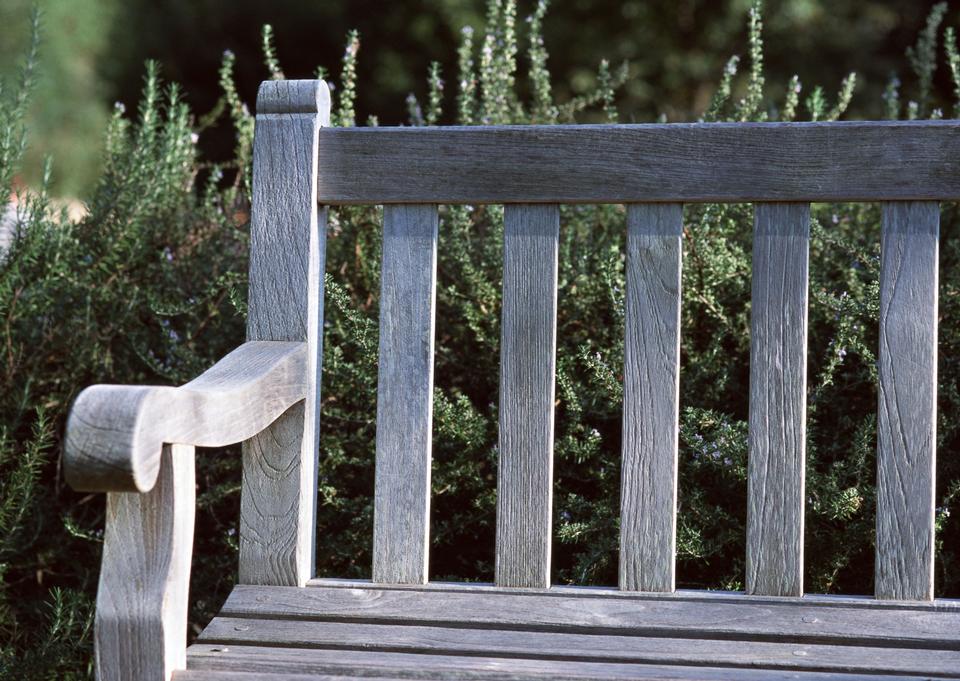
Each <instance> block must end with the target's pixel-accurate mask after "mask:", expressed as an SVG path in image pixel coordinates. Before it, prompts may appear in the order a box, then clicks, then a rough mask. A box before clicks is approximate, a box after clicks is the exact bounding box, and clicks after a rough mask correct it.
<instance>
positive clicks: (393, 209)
mask: <svg viewBox="0 0 960 681" xmlns="http://www.w3.org/2000/svg"><path fill="white" fill-rule="evenodd" d="M437 227H438V216H437V207H436V206H416V205H414V206H384V209H383V261H382V265H381V274H380V282H381V288H380V290H381V293H380V354H379V377H378V385H377V466H376V485H375V495H374V515H373V579H374V581H375V582H391V583H396V582H400V583H423V582H426V581H427V559H428V555H429V554H428V546H429V541H430V450H431V444H432V434H433V433H432V428H433V336H434V316H435V301H436V285H437Z"/></svg>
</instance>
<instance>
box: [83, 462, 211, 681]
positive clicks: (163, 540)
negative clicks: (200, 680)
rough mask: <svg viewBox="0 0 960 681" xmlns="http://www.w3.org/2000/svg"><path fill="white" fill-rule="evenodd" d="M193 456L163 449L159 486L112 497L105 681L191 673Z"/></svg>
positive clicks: (100, 603)
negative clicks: (188, 645) (189, 597)
mask: <svg viewBox="0 0 960 681" xmlns="http://www.w3.org/2000/svg"><path fill="white" fill-rule="evenodd" d="M195 498H196V489H195V480H194V448H193V447H191V446H188V445H165V446H164V448H163V459H162V462H161V465H160V476H159V478H158V479H157V484H156V486H155V487H154V488H153V489H152V490H151V491H150V492H147V493H146V494H136V493H119V492H116V493H110V494H108V495H107V525H106V532H105V536H104V542H103V563H102V565H101V570H100V586H99V590H98V592H97V615H96V624H95V639H96V666H97V678H98V679H99V680H100V681H169V679H170V677H171V675H172V673H173V671H174V670H177V669H184V668H185V667H186V639H187V592H188V588H189V585H190V559H191V554H192V553H193V520H194V513H195Z"/></svg>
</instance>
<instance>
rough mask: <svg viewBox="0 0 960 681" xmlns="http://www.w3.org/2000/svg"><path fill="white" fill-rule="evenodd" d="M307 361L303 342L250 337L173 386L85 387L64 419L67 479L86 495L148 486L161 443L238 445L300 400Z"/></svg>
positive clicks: (304, 391) (142, 489)
mask: <svg viewBox="0 0 960 681" xmlns="http://www.w3.org/2000/svg"><path fill="white" fill-rule="evenodd" d="M306 358H307V349H306V344H305V343H291V342H276V341H254V342H249V343H244V344H243V345H241V346H240V347H239V348H237V349H236V350H234V351H233V352H231V353H230V354H229V355H227V356H226V357H224V358H223V359H222V360H220V361H219V362H218V363H217V364H216V365H214V366H213V367H212V368H211V369H209V370H208V371H206V372H204V373H203V374H202V375H201V376H199V377H198V378H196V379H194V380H192V381H190V382H189V383H187V384H185V385H182V386H180V387H177V388H174V387H166V386H127V385H95V386H92V387H90V388H87V389H86V390H84V391H83V392H81V393H80V395H78V396H77V399H76V400H75V401H74V403H73V406H72V408H71V410H70V417H69V419H68V421H67V433H66V445H65V454H64V464H65V465H64V472H65V477H66V480H67V482H68V483H69V484H70V486H71V487H73V488H74V489H76V490H78V491H87V492H147V491H149V490H150V489H152V488H153V486H154V484H155V483H156V481H157V474H158V471H159V469H160V458H161V451H162V449H163V445H164V444H185V445H194V446H198V447H220V446H223V445H228V444H232V443H235V442H241V441H243V440H246V439H248V438H251V437H253V436H254V435H256V434H257V433H259V432H260V431H262V430H264V429H265V428H266V427H267V426H269V425H270V424H271V423H272V422H273V421H274V420H276V419H277V418H278V417H279V416H280V415H281V414H283V412H285V411H286V410H287V409H289V408H290V407H291V406H293V405H294V404H296V403H297V402H299V401H300V400H303V399H304V398H305V397H306V394H307V368H306Z"/></svg>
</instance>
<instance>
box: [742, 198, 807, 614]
mask: <svg viewBox="0 0 960 681" xmlns="http://www.w3.org/2000/svg"><path fill="white" fill-rule="evenodd" d="M755 211H756V212H755V219H754V242H753V292H752V311H751V319H750V332H751V338H750V431H749V463H748V472H747V593H751V594H766V595H774V596H800V595H802V594H803V504H804V496H803V489H804V475H805V469H804V465H805V464H804V452H805V444H806V391H807V286H808V283H807V266H808V260H809V241H810V207H809V206H808V205H807V204H758V205H757V206H756V209H755Z"/></svg>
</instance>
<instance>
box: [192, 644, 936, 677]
mask: <svg viewBox="0 0 960 681" xmlns="http://www.w3.org/2000/svg"><path fill="white" fill-rule="evenodd" d="M801 652H802V651H801ZM797 657H802V656H800V655H798V656H797ZM188 665H189V669H191V670H196V671H201V670H211V671H225V670H228V671H241V672H250V671H256V672H261V673H286V674H336V673H340V674H343V675H345V676H347V678H367V677H368V675H375V676H379V675H390V676H395V677H397V678H403V679H449V680H451V681H460V680H463V681H466V680H476V679H484V680H494V679H495V680H496V681H524V680H526V679H565V680H572V679H578V680H580V681H590V680H593V679H597V680H606V679H622V680H624V681H625V680H627V679H629V680H630V681H644V680H649V681H654V680H656V681H660V680H667V679H677V680H682V681H774V680H776V681H784V680H785V679H796V680H797V681H827V680H829V681H869V680H870V679H873V681H876V676H869V675H866V674H851V675H847V674H833V673H830V672H792V673H791V672H787V671H785V670H783V669H780V670H776V671H769V670H761V669H744V668H736V667H729V668H722V667H720V668H718V667H706V666H671V665H646V664H644V665H640V664H623V663H616V662H580V661H572V660H571V661H568V660H563V661H558V660H529V659H520V658H510V657H505V656H503V657H501V656H483V657H481V656H458V655H427V654H416V655H412V654H409V653H396V652H367V651H352V650H351V651H345V650H308V649H303V648H268V647H264V646H219V645H205V644H197V645H194V646H191V648H190V654H189V658H188ZM188 678H189V677H188ZM311 678H312V677H311ZM321 678H322V677H321ZM918 678H919V677H915V676H911V677H908V676H904V675H902V674H891V675H889V676H888V675H884V676H883V679H884V680H885V681H892V680H893V679H904V680H905V679H918ZM926 678H929V677H926Z"/></svg>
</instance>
